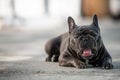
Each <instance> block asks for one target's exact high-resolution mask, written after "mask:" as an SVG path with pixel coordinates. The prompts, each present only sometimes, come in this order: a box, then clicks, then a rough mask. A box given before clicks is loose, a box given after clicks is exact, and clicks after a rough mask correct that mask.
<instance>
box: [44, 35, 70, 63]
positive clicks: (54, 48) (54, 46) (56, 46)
mask: <svg viewBox="0 0 120 80" xmlns="http://www.w3.org/2000/svg"><path fill="white" fill-rule="evenodd" d="M67 37H68V33H64V34H62V35H60V36H58V37H56V38H53V39H51V40H49V41H48V42H47V43H46V45H45V51H46V53H47V55H48V57H47V58H46V61H47V62H49V61H52V57H53V62H57V61H58V57H59V55H60V46H61V43H62V42H63V41H64V39H65V38H67Z"/></svg>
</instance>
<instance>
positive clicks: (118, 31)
mask: <svg viewBox="0 0 120 80" xmlns="http://www.w3.org/2000/svg"><path fill="white" fill-rule="evenodd" d="M81 23H82V24H87V23H88V24H89V23H90V22H89V21H83V22H81ZM99 23H100V26H101V27H100V28H101V33H102V36H103V41H104V43H105V46H106V47H107V49H108V51H109V52H110V54H111V56H112V57H113V64H114V69H112V70H103V69H101V68H92V67H91V66H89V67H88V68H86V69H76V68H68V67H59V65H58V63H53V62H44V59H45V58H46V56H47V55H46V54H45V52H44V45H45V42H46V41H47V40H48V39H50V38H52V37H55V36H58V35H59V34H60V33H63V32H65V31H67V26H65V25H66V24H65V25H64V26H63V24H62V25H61V26H62V27H61V26H60V27H59V26H58V27H56V28H55V29H50V30H47V31H42V30H36V31H16V30H15V31H10V30H7V31H4V30H3V31H0V80H120V53H119V52H120V23H119V21H118V22H114V21H112V20H109V21H108V20H100V21H99ZM82 24H81V25H82ZM56 30H59V31H56Z"/></svg>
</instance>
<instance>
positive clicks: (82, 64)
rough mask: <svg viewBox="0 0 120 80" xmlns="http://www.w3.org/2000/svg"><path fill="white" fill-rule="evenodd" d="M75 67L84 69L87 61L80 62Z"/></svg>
mask: <svg viewBox="0 0 120 80" xmlns="http://www.w3.org/2000/svg"><path fill="white" fill-rule="evenodd" d="M75 67H76V68H79V69H84V68H86V64H85V63H79V64H76V66H75Z"/></svg>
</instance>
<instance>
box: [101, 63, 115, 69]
mask: <svg viewBox="0 0 120 80" xmlns="http://www.w3.org/2000/svg"><path fill="white" fill-rule="evenodd" d="M102 68H103V69H113V64H112V63H109V62H104V63H103V65H102Z"/></svg>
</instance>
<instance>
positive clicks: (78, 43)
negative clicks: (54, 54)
mask: <svg viewBox="0 0 120 80" xmlns="http://www.w3.org/2000/svg"><path fill="white" fill-rule="evenodd" d="M68 26H69V44H70V47H72V49H73V50H74V51H75V53H76V54H77V56H80V57H82V58H84V59H91V58H93V57H95V56H96V55H97V54H98V49H99V47H100V45H101V36H100V28H99V26H98V19H97V15H94V16H93V22H92V24H91V25H84V26H77V25H76V24H75V21H74V19H73V18H72V17H68Z"/></svg>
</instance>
